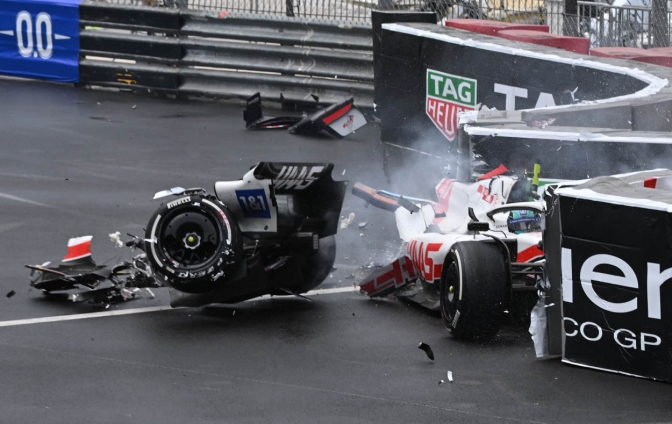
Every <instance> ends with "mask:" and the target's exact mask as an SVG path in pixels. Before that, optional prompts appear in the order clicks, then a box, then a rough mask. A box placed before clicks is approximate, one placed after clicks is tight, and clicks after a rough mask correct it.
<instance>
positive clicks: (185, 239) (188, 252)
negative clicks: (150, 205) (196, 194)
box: [159, 209, 221, 269]
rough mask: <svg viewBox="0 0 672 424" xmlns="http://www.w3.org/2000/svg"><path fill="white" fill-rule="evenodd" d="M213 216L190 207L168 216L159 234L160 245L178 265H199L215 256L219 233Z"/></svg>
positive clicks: (175, 264)
mask: <svg viewBox="0 0 672 424" xmlns="http://www.w3.org/2000/svg"><path fill="white" fill-rule="evenodd" d="M217 227H218V225H217V222H216V221H215V218H214V217H213V216H212V215H210V214H208V213H205V212H204V211H201V210H198V209H193V210H188V211H184V210H182V211H180V213H177V214H175V215H173V216H168V217H167V219H166V224H165V225H164V228H163V231H162V232H161V233H160V234H161V240H160V241H159V243H160V248H161V250H163V252H164V253H165V254H166V256H167V257H168V259H169V260H170V261H171V262H172V263H173V265H174V266H175V267H177V268H180V269H194V268H198V267H201V266H203V265H205V264H207V263H208V262H210V261H211V260H212V259H214V258H215V256H216V254H217V251H218V247H219V243H220V240H221V238H220V235H219V234H218V231H217Z"/></svg>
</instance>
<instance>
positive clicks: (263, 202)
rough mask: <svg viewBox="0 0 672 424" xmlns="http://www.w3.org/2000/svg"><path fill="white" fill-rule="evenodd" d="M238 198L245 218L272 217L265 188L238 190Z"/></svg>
mask: <svg viewBox="0 0 672 424" xmlns="http://www.w3.org/2000/svg"><path fill="white" fill-rule="evenodd" d="M236 199H237V200H238V204H239V205H240V209H241V211H242V212H243V216H244V217H245V218H266V219H268V218H270V217H271V211H270V210H269V207H268V199H267V198H266V193H265V192H264V190H263V189H253V190H236Z"/></svg>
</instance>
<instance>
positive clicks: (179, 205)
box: [26, 162, 347, 307]
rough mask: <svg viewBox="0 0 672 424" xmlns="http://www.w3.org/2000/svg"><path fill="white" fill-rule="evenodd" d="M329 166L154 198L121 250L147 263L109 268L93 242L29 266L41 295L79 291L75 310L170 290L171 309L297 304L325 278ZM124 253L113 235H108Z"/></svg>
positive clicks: (288, 168)
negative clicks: (142, 227) (262, 300)
mask: <svg viewBox="0 0 672 424" xmlns="http://www.w3.org/2000/svg"><path fill="white" fill-rule="evenodd" d="M332 169H333V165H332V164H329V163H325V164H311V163H271V162H262V163H259V164H257V165H256V166H254V167H253V168H252V169H251V170H250V171H249V172H247V173H246V174H245V175H244V176H243V178H242V179H241V180H238V181H220V182H217V183H215V189H214V194H210V193H207V192H206V191H205V190H204V189H202V188H192V189H184V188H173V189H170V190H165V191H162V192H159V193H156V195H155V196H154V199H165V200H166V202H165V203H162V204H161V206H160V207H159V208H158V210H157V211H156V212H155V213H154V215H153V216H152V217H151V218H150V220H149V223H148V224H147V228H146V233H145V237H144V238H140V237H133V236H131V239H130V241H128V242H127V243H126V246H128V247H131V248H132V249H136V248H137V249H140V250H142V251H143V253H140V254H138V255H136V256H134V257H133V258H132V259H131V260H130V261H125V262H122V263H120V264H118V265H116V266H114V267H111V268H109V267H107V266H102V265H97V264H96V263H95V262H94V261H93V260H92V259H91V253H90V243H91V237H90V236H86V237H79V238H75V239H71V240H70V242H69V243H68V254H67V256H66V257H65V259H64V260H63V261H62V263H61V264H59V265H58V266H56V267H50V266H49V263H45V264H42V265H26V266H27V267H28V268H30V269H31V272H32V273H31V285H32V286H33V287H35V288H37V289H41V290H43V291H44V292H45V293H52V292H64V291H71V290H75V289H80V290H81V291H80V292H78V293H75V294H71V295H70V296H69V298H70V299H71V300H73V301H89V302H92V303H100V304H103V305H105V306H109V304H110V303H112V302H114V301H124V300H130V299H133V298H135V297H139V296H140V295H142V294H143V293H144V292H148V293H150V294H151V290H150V288H151V287H160V286H168V287H170V288H172V289H174V290H171V305H172V306H175V307H177V306H202V305H207V304H211V303H235V302H240V301H243V300H247V299H251V298H254V297H257V296H261V295H265V294H271V295H300V294H301V293H305V292H307V291H309V290H311V289H313V288H314V287H316V286H318V285H319V284H320V283H322V281H324V279H325V278H326V277H327V276H328V275H329V272H330V271H331V268H332V266H333V263H334V260H335V257H336V245H335V241H334V234H336V230H337V225H338V220H339V216H340V213H341V206H342V203H343V198H344V196H345V191H346V188H347V182H345V181H334V180H333V179H332V177H331V171H332ZM110 236H111V238H112V239H113V241H115V243H117V244H118V245H119V246H121V245H122V244H123V243H122V241H121V240H120V238H119V233H116V234H111V235H110Z"/></svg>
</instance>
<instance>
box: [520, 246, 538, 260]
mask: <svg viewBox="0 0 672 424" xmlns="http://www.w3.org/2000/svg"><path fill="white" fill-rule="evenodd" d="M540 256H544V251H543V250H541V249H539V247H538V246H532V247H528V248H527V249H525V250H523V251H522V252H518V256H517V257H516V262H528V261H530V260H531V259H534V258H538V257H540Z"/></svg>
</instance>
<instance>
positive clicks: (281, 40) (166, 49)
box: [80, 3, 373, 108]
mask: <svg viewBox="0 0 672 424" xmlns="http://www.w3.org/2000/svg"><path fill="white" fill-rule="evenodd" d="M82 8H83V9H81V11H80V14H81V20H82V21H81V30H80V44H81V55H80V81H81V83H82V84H84V85H98V86H109V87H118V88H126V89H131V90H143V91H154V92H163V93H168V94H175V95H177V96H183V97H184V96H207V97H216V98H239V99H245V98H247V97H249V96H250V95H252V94H254V93H255V92H257V91H260V92H261V94H262V96H263V97H264V98H265V99H267V100H275V101H284V102H285V103H294V104H301V105H312V106H315V105H324V104H328V103H332V102H334V101H338V100H342V99H344V98H347V97H350V96H354V97H355V104H357V105H358V106H359V107H363V108H371V107H372V105H373V54H372V36H371V28H370V27H369V26H366V25H354V26H353V25H347V26H344V25H339V24H337V23H333V22H326V21H316V20H314V19H311V20H301V19H288V18H282V17H280V18H272V17H262V18H258V19H257V18H255V19H253V18H251V17H250V16H231V15H228V16H227V17H226V18H225V19H219V18H216V17H211V16H205V15H194V14H191V13H188V12H186V11H177V10H174V9H164V8H150V7H141V6H116V5H108V4H91V3H85V4H83V5H82ZM101 59H102V60H101ZM119 59H124V61H123V62H122V61H119Z"/></svg>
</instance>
